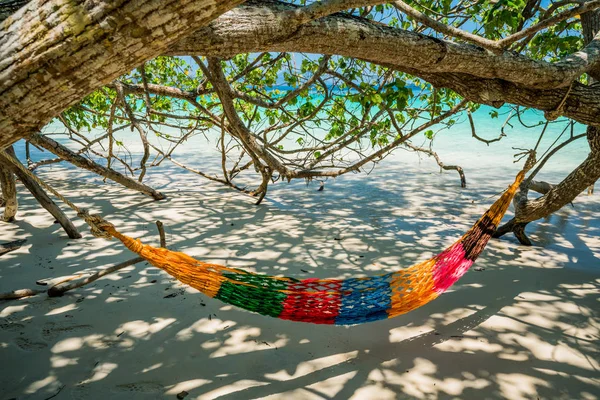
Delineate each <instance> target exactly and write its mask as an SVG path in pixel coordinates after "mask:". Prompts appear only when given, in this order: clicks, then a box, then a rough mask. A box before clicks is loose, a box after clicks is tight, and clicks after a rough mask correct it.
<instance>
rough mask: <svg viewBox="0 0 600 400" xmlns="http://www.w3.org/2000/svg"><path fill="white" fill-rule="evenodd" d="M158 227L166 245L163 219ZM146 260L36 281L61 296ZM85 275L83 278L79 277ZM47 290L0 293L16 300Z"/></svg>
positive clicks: (5, 298)
mask: <svg viewBox="0 0 600 400" xmlns="http://www.w3.org/2000/svg"><path fill="white" fill-rule="evenodd" d="M156 227H157V228H158V234H159V236H160V246H161V247H166V243H167V239H166V236H165V230H164V226H163V223H162V222H161V221H156ZM142 261H144V259H143V258H142V257H136V258H132V259H131V260H127V261H124V262H122V263H119V264H116V265H113V266H110V267H108V268H105V269H102V270H100V271H98V272H96V273H93V274H91V275H89V274H87V273H83V272H82V273H78V274H74V275H68V276H64V277H59V278H48V279H40V280H38V281H37V282H36V283H37V284H38V285H42V286H50V288H49V289H48V290H47V293H48V296H50V297H59V296H62V295H64V294H65V293H66V292H68V291H69V290H73V289H76V288H80V287H82V286H85V285H88V284H90V283H92V282H94V281H96V280H98V279H99V278H102V277H103V276H106V275H108V274H112V273H113V272H116V271H119V270H121V269H123V268H125V267H129V266H131V265H135V264H137V263H139V262H142ZM81 277H83V279H78V278H81ZM43 292H46V290H45V289H42V290H39V289H38V290H36V289H19V290H13V291H11V292H7V293H0V300H14V299H20V298H22V297H29V296H35V295H36V294H40V293H43Z"/></svg>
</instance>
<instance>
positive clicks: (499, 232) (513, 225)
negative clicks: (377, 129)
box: [492, 218, 532, 246]
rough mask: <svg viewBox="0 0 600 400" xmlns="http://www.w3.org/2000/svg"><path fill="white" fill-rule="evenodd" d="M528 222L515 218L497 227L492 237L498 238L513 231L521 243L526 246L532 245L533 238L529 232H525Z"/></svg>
mask: <svg viewBox="0 0 600 400" xmlns="http://www.w3.org/2000/svg"><path fill="white" fill-rule="evenodd" d="M527 224H528V222H515V220H514V218H513V219H511V220H510V221H508V222H507V223H506V224H504V225H502V226H500V227H499V228H498V229H496V232H494V234H493V235H492V237H493V238H496V239H497V238H500V237H502V236H504V235H506V234H507V233H509V232H512V233H513V234H514V235H515V237H516V238H517V240H518V241H519V243H521V244H522V245H525V246H531V245H532V243H531V240H529V238H528V237H527V234H525V227H526V226H527Z"/></svg>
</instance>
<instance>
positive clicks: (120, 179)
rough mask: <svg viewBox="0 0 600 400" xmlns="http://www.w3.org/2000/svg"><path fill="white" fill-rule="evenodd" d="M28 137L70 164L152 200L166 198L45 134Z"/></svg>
mask: <svg viewBox="0 0 600 400" xmlns="http://www.w3.org/2000/svg"><path fill="white" fill-rule="evenodd" d="M28 139H29V141H30V142H31V143H33V144H35V145H37V146H40V147H43V148H44V149H46V150H48V151H50V152H52V153H54V154H56V155H57V156H59V157H60V158H62V159H64V160H65V161H68V162H70V163H71V164H73V165H75V166H77V167H79V168H83V169H87V170H88V171H92V172H95V173H96V174H98V175H101V176H103V177H105V178H108V179H110V180H111V181H114V182H117V183H118V184H121V185H123V186H125V187H127V188H129V189H132V190H137V191H138V192H140V193H143V194H145V195H148V196H150V197H152V198H153V199H154V200H162V199H164V198H166V196H165V195H164V194H162V193H160V192H158V191H156V190H154V189H152V188H151V187H150V186H147V185H144V184H143V183H141V182H138V181H136V180H135V179H131V178H129V177H127V176H125V175H123V174H122V173H120V172H117V171H115V170H113V169H110V168H106V167H104V166H102V165H100V164H98V163H96V162H94V161H92V160H90V159H88V158H85V157H84V156H82V155H79V154H76V153H74V152H73V151H71V150H69V149H68V148H67V147H65V146H63V145H61V144H60V143H58V142H56V141H55V140H53V139H50V138H49V137H47V136H43V135H40V134H38V133H35V134H33V135H31V136H30V137H29V138H28Z"/></svg>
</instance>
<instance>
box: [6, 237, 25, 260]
mask: <svg viewBox="0 0 600 400" xmlns="http://www.w3.org/2000/svg"><path fill="white" fill-rule="evenodd" d="M26 241H27V239H20V240H15V241H12V242H8V243H0V256H3V255H4V254H6V253H10V252H11V251H14V250H17V249H19V248H21V246H23V244H24V243H25V242H26Z"/></svg>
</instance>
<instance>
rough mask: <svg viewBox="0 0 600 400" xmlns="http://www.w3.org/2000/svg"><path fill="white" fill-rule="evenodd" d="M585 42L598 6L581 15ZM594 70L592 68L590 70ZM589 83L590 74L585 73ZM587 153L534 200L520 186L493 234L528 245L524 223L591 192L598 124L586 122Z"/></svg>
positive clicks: (596, 173) (597, 169)
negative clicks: (510, 235) (508, 213)
mask: <svg viewBox="0 0 600 400" xmlns="http://www.w3.org/2000/svg"><path fill="white" fill-rule="evenodd" d="M581 22H582V28H583V34H584V40H585V43H586V44H587V43H589V42H590V41H591V40H592V39H593V38H594V36H595V35H596V34H597V33H598V30H599V29H600V10H597V11H592V12H587V13H585V14H583V15H582V16H581ZM594 72H596V71H594ZM589 80H590V83H592V82H593V78H592V77H591V76H590V77H589ZM586 135H587V140H588V144H589V146H590V154H589V155H588V156H587V158H586V159H585V160H584V161H583V163H581V164H580V165H579V166H578V167H577V168H575V170H573V171H572V172H571V173H570V174H569V175H568V176H567V177H566V178H565V179H564V180H563V181H562V182H560V183H559V184H558V185H550V186H549V187H545V188H544V189H545V194H544V195H543V196H542V197H540V198H538V199H535V200H528V199H527V191H528V190H529V189H530V187H521V189H520V190H519V192H518V193H517V194H516V196H515V198H514V201H513V202H514V204H515V217H514V218H513V219H512V220H510V221H508V222H507V223H506V224H504V225H503V226H501V227H499V228H498V229H497V231H496V233H495V234H494V237H501V236H503V235H504V234H506V233H508V232H513V233H514V234H515V236H516V237H517V239H518V240H519V242H520V243H521V244H524V245H528V246H529V245H531V241H530V240H529V239H528V238H527V235H526V234H525V227H526V226H527V224H528V223H530V222H533V221H536V220H538V219H541V218H545V217H547V216H549V215H550V214H552V213H554V212H556V211H558V210H560V209H561V208H562V207H564V206H565V205H567V204H569V203H571V202H572V201H573V200H574V199H575V197H577V196H578V195H579V194H580V193H582V192H583V191H584V190H585V189H586V188H587V190H588V194H591V193H592V192H593V187H594V183H595V182H596V181H597V180H598V179H599V178H600V128H598V127H596V126H591V125H589V126H588V127H587V130H586Z"/></svg>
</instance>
